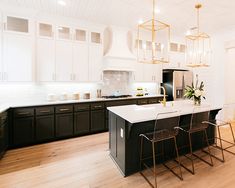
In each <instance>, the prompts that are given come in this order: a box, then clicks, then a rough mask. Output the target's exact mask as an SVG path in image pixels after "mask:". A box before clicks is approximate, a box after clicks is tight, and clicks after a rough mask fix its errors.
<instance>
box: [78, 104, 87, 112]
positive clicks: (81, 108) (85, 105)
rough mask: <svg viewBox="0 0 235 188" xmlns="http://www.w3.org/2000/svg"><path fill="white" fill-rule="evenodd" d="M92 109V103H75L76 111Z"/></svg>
mask: <svg viewBox="0 0 235 188" xmlns="http://www.w3.org/2000/svg"><path fill="white" fill-rule="evenodd" d="M88 110H90V104H77V105H74V111H75V112H81V111H88Z"/></svg>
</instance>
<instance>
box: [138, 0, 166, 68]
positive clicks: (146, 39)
mask: <svg viewBox="0 0 235 188" xmlns="http://www.w3.org/2000/svg"><path fill="white" fill-rule="evenodd" d="M155 5H156V2H155V0H153V10H152V11H153V12H152V19H150V20H148V21H145V22H143V23H140V24H139V25H138V36H137V40H136V48H137V58H138V62H140V63H150V64H159V63H169V46H170V26H169V25H168V24H165V23H163V22H161V21H158V20H156V19H155Z"/></svg>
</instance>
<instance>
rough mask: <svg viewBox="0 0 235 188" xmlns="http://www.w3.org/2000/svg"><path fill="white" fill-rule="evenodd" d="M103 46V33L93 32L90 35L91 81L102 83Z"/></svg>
mask: <svg viewBox="0 0 235 188" xmlns="http://www.w3.org/2000/svg"><path fill="white" fill-rule="evenodd" d="M102 66H103V45H102V32H100V31H91V32H90V35H89V81H91V82H102V81H103V74H102Z"/></svg>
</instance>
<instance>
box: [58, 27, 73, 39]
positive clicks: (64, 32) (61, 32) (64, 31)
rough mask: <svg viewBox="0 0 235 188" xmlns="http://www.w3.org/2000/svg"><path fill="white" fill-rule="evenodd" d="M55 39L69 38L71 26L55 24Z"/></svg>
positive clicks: (70, 37)
mask: <svg viewBox="0 0 235 188" xmlns="http://www.w3.org/2000/svg"><path fill="white" fill-rule="evenodd" d="M56 29H57V39H58V40H71V39H72V34H71V28H69V27H64V26H57V28H56Z"/></svg>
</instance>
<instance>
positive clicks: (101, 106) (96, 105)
mask: <svg viewBox="0 0 235 188" xmlns="http://www.w3.org/2000/svg"><path fill="white" fill-rule="evenodd" d="M100 109H104V103H101V102H100V103H93V104H91V110H100Z"/></svg>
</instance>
